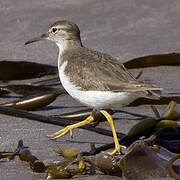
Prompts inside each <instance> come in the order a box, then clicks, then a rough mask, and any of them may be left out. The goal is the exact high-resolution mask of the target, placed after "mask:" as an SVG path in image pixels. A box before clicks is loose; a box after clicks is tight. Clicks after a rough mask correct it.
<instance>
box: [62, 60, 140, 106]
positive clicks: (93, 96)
mask: <svg viewBox="0 0 180 180" xmlns="http://www.w3.org/2000/svg"><path fill="white" fill-rule="evenodd" d="M67 63H68V62H67V61H65V62H64V63H63V64H62V65H61V67H60V69H59V77H60V80H61V83H62V85H63V87H64V88H65V90H66V91H67V92H68V93H69V94H70V95H71V96H72V97H73V98H74V99H76V100H78V101H79V102H81V103H82V104H85V105H86V106H90V107H92V108H96V109H100V108H112V107H122V106H125V105H128V104H129V103H131V102H132V101H134V100H135V99H136V98H138V96H137V95H135V94H134V93H126V92H119V93H114V92H110V91H92V90H90V91H83V90H81V88H80V87H77V86H76V85H75V84H73V83H72V82H71V81H70V78H69V77H68V76H66V74H65V72H64V71H65V68H66V66H67Z"/></svg>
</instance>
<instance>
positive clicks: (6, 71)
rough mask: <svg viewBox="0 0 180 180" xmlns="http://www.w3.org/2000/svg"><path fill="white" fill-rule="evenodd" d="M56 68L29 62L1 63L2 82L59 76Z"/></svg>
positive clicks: (0, 75) (0, 77)
mask: <svg viewBox="0 0 180 180" xmlns="http://www.w3.org/2000/svg"><path fill="white" fill-rule="evenodd" d="M57 72H58V70H57V67H56V66H51V65H46V64H39V63H34V62H28V61H15V60H12V61H9V60H3V61H0V80H2V81H7V80H23V79H31V78H37V77H41V76H44V75H53V74H57Z"/></svg>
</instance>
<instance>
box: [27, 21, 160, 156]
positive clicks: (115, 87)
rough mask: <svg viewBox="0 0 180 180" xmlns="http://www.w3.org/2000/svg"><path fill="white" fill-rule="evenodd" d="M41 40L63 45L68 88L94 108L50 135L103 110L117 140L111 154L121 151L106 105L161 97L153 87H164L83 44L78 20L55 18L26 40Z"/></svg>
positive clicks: (62, 69) (61, 55)
mask: <svg viewBox="0 0 180 180" xmlns="http://www.w3.org/2000/svg"><path fill="white" fill-rule="evenodd" d="M40 40H51V41H54V42H55V43H56V44H57V46H58V47H59V56H58V69H59V77H60V80H61V83H62V85H63V87H64V88H65V90H66V91H67V92H68V93H69V94H70V95H71V96H72V97H73V98H74V99H76V100H77V101H79V102H81V103H82V104H84V105H86V106H89V107H91V108H93V112H92V115H91V116H89V117H88V118H87V119H85V120H84V121H82V122H79V123H77V124H74V125H70V126H67V127H65V128H64V129H62V130H60V131H58V132H56V133H54V134H52V135H49V136H48V137H49V138H52V139H56V138H59V137H61V136H63V135H65V134H67V133H68V132H69V133H70V135H71V136H72V130H73V129H75V128H77V127H80V126H82V125H85V124H87V123H91V122H93V120H94V118H93V113H94V112H95V111H100V112H101V113H102V114H103V115H104V116H105V117H106V119H107V120H108V122H109V124H110V126H111V129H112V133H113V137H114V142H115V150H114V151H113V152H112V153H111V154H115V153H120V152H121V147H124V146H121V145H120V144H119V142H118V139H117V135H116V131H115V128H114V123H113V119H112V116H111V115H110V114H108V113H107V112H106V111H104V110H102V109H105V108H114V107H122V106H126V105H128V104H129V103H131V102H132V101H134V100H135V99H137V98H140V97H147V98H150V99H157V98H159V96H158V95H156V94H155V93H154V92H153V91H159V90H162V89H161V88H159V87H157V86H155V85H152V84H145V83H143V82H140V81H138V80H137V79H135V78H134V77H133V76H132V74H131V73H130V72H128V71H127V69H126V68H125V67H124V66H123V65H122V64H121V63H119V61H118V60H117V59H115V58H113V57H112V56H110V55H108V54H105V53H101V52H98V51H94V50H91V49H88V48H86V47H84V46H83V45H82V42H81V37H80V30H79V28H78V26H77V25H76V24H74V23H73V22H69V21H66V20H62V21H57V22H55V23H54V24H53V25H52V26H51V27H50V28H49V31H48V32H47V33H45V34H43V35H41V36H40V37H37V38H34V39H32V40H30V41H27V42H26V43H25V44H30V43H32V42H36V41H40Z"/></svg>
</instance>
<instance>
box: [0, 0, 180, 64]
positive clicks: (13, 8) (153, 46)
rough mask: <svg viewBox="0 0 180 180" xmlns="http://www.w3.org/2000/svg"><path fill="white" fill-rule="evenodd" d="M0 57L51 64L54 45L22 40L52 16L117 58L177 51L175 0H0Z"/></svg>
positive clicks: (178, 5)
mask: <svg viewBox="0 0 180 180" xmlns="http://www.w3.org/2000/svg"><path fill="white" fill-rule="evenodd" d="M0 14H1V16H0V27H1V28H0V58H1V59H3V58H8V59H28V60H31V61H36V62H44V63H49V64H53V65H56V64H57V50H58V49H57V47H56V45H55V44H54V43H49V42H46V41H44V42H39V43H36V44H33V45H29V46H24V42H25V41H27V40H29V39H31V38H33V37H36V36H38V35H40V34H42V33H44V32H46V31H47V30H48V27H49V25H51V24H52V23H54V22H55V21H57V20H63V19H66V20H70V21H73V22H75V23H76V24H78V25H79V28H80V30H81V37H82V41H83V44H84V45H85V46H88V47H89V48H93V49H97V50H100V51H104V52H106V53H109V54H111V55H113V56H115V57H117V58H119V59H120V61H121V62H124V61H127V60H129V59H131V58H135V57H139V56H143V55H149V54H158V53H166V52H176V51H179V47H180V40H179V39H180V38H179V32H180V21H179V17H180V1H178V0H156V1H153V0H149V1H147V0H126V1H124V0H111V1H109V0H103V1H101V0H76V1H74V0H38V1H36V0H31V1H28V0H16V1H12V0H6V1H3V0H1V1H0Z"/></svg>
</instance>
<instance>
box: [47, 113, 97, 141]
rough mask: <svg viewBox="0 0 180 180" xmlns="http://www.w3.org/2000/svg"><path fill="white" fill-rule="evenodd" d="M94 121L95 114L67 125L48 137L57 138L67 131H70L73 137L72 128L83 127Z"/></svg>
mask: <svg viewBox="0 0 180 180" xmlns="http://www.w3.org/2000/svg"><path fill="white" fill-rule="evenodd" d="M93 121H94V118H93V116H89V117H87V118H86V119H85V120H84V121H81V122H79V123H76V124H73V125H69V126H66V127H65V128H64V129H61V130H60V131H57V132H55V133H53V134H51V135H48V137H49V138H51V139H57V138H60V137H62V136H64V135H65V134H67V133H70V136H71V137H72V130H73V129H75V128H78V127H81V126H83V125H85V124H88V123H91V122H93Z"/></svg>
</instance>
